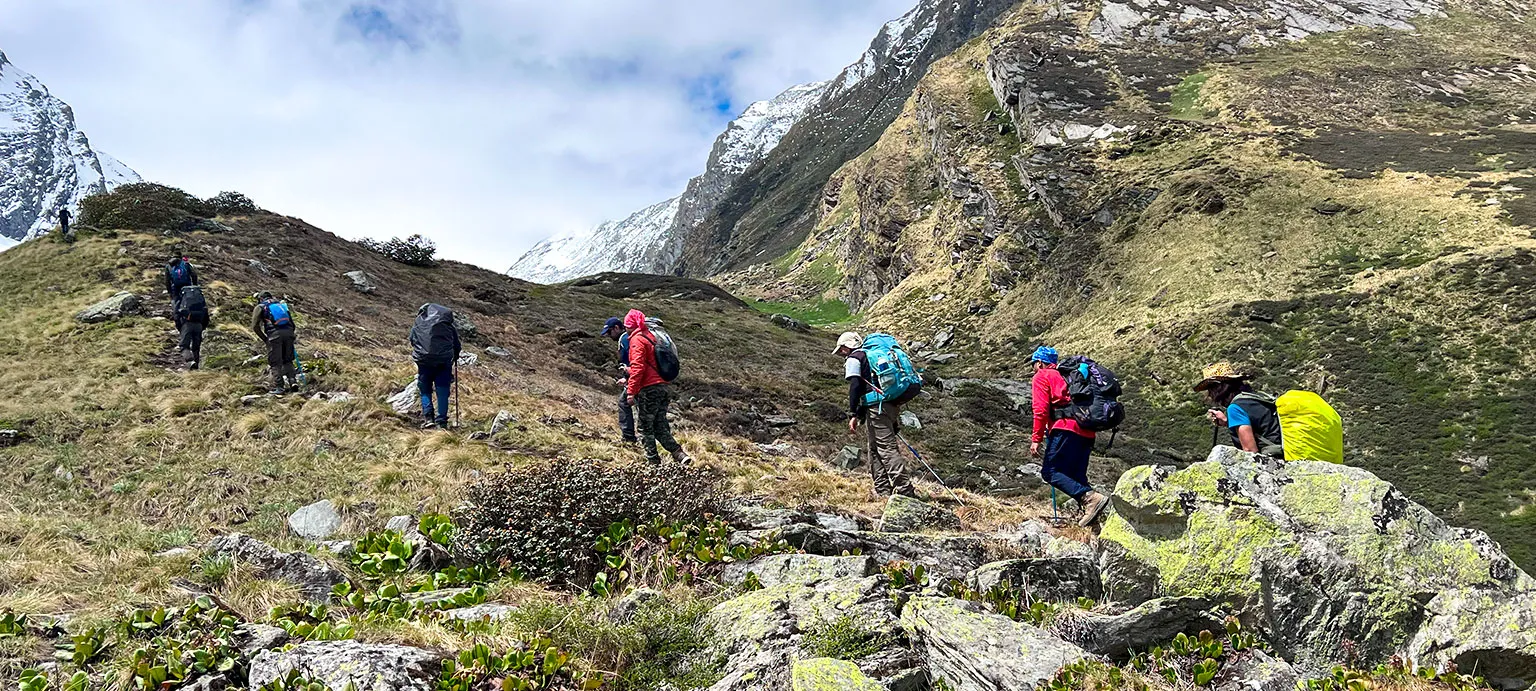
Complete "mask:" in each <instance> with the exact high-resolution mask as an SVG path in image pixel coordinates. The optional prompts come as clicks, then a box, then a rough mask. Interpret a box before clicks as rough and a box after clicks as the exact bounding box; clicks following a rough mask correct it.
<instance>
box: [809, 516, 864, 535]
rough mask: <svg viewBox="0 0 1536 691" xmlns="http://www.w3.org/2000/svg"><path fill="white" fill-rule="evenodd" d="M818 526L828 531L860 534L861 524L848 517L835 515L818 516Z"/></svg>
mask: <svg viewBox="0 0 1536 691" xmlns="http://www.w3.org/2000/svg"><path fill="white" fill-rule="evenodd" d="M816 525H818V526H820V527H822V528H826V529H827V530H841V531H843V532H846V533H856V532H859V522H858V521H856V520H854V519H852V518H849V517H847V516H839V515H837V514H835V513H818V514H816Z"/></svg>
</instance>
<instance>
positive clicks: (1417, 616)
mask: <svg viewBox="0 0 1536 691" xmlns="http://www.w3.org/2000/svg"><path fill="white" fill-rule="evenodd" d="M1114 499H1115V514H1114V515H1113V516H1111V517H1110V518H1109V520H1108V521H1107V522H1106V523H1105V525H1104V529H1103V532H1102V534H1101V535H1100V539H1101V540H1102V541H1103V542H1104V543H1105V544H1106V549H1105V552H1104V553H1105V555H1106V557H1107V559H1106V563H1104V564H1103V566H1104V567H1105V568H1106V572H1111V571H1112V572H1114V573H1115V577H1114V578H1108V579H1107V580H1108V581H1109V582H1110V587H1111V589H1112V590H1114V589H1116V586H1118V585H1121V584H1122V581H1123V580H1130V579H1127V578H1124V575H1125V574H1140V577H1141V578H1144V579H1146V580H1148V581H1149V583H1146V584H1144V585H1146V586H1148V589H1150V590H1153V591H1155V592H1156V593H1159V594H1165V595H1171V596H1191V597H1200V598H1205V599H1208V600H1211V601H1213V602H1214V601H1226V602H1228V603H1230V604H1231V605H1233V606H1235V607H1236V608H1238V609H1239V610H1242V611H1243V612H1245V613H1246V614H1247V615H1248V616H1251V617H1253V618H1255V619H1257V620H1258V621H1259V622H1260V624H1261V628H1262V629H1263V630H1265V631H1267V632H1268V638H1269V640H1270V643H1271V644H1273V645H1274V646H1275V648H1276V650H1277V652H1279V653H1280V654H1281V656H1283V657H1285V658H1288V659H1292V660H1293V661H1295V662H1296V663H1297V664H1298V665H1299V666H1300V667H1301V669H1302V671H1303V672H1304V673H1307V674H1311V673H1313V672H1316V671H1320V670H1321V669H1322V668H1324V667H1326V666H1328V665H1331V664H1332V663H1333V662H1336V661H1338V659H1339V657H1340V655H1341V654H1342V651H1344V650H1345V649H1346V647H1347V646H1345V642H1346V641H1348V642H1349V643H1350V646H1348V647H1352V648H1353V649H1354V650H1355V651H1356V653H1358V654H1359V655H1360V656H1362V658H1363V661H1364V662H1365V663H1367V664H1371V663H1376V662H1381V661H1384V660H1385V659H1386V658H1388V657H1390V656H1391V655H1393V654H1396V653H1398V652H1400V651H1402V650H1404V648H1405V646H1406V645H1407V644H1408V643H1409V641H1410V639H1412V638H1413V637H1414V635H1415V633H1416V632H1418V631H1419V630H1420V629H1421V628H1422V627H1423V626H1424V625H1425V623H1426V618H1427V616H1428V615H1429V614H1430V613H1431V610H1426V608H1425V607H1424V604H1423V603H1428V602H1431V601H1432V600H1434V599H1436V598H1437V597H1439V596H1440V595H1441V594H1442V593H1448V592H1452V593H1454V592H1475V593H1477V594H1478V596H1479V597H1484V598H1487V599H1488V600H1489V602H1491V603H1492V604H1491V605H1490V607H1496V606H1498V603H1508V602H1513V601H1515V600H1518V599H1520V598H1524V597H1528V596H1529V593H1531V592H1532V591H1536V582H1533V581H1532V579H1531V578H1530V577H1529V576H1527V575H1526V574H1525V573H1524V572H1522V571H1520V569H1519V568H1518V567H1516V566H1515V564H1514V562H1512V561H1511V560H1510V559H1509V557H1508V556H1507V555H1505V554H1504V552H1503V551H1502V550H1500V549H1499V547H1498V545H1497V544H1495V543H1494V542H1493V541H1492V540H1490V539H1489V538H1488V537H1487V536H1486V535H1484V534H1483V533H1481V532H1478V531H1473V530H1465V529H1459V528H1453V527H1451V526H1448V525H1446V524H1445V522H1444V521H1441V520H1440V519H1439V518H1436V517H1435V515H1434V514H1432V513H1430V511H1429V510H1428V509H1426V508H1424V507H1423V506H1420V505H1419V504H1416V503H1414V502H1412V501H1410V500H1409V499H1408V498H1407V497H1405V496H1403V494H1402V493H1401V492H1399V491H1398V490H1397V489H1395V488H1394V487H1393V486H1392V485H1390V484H1388V483H1387V482H1385V481H1383V480H1381V479H1379V478H1377V477H1376V476H1375V475H1372V474H1371V473H1369V472H1366V471H1364V470H1361V469H1359V468H1353V467H1350V466H1345V465H1335V464H1331V463H1316V462H1293V463H1283V462H1280V461H1277V460H1274V459H1271V458H1268V457H1265V456H1258V455H1256V454H1249V453H1245V452H1242V451H1239V450H1236V449H1233V448H1231V447H1217V448H1216V449H1214V450H1213V451H1212V452H1211V456H1210V458H1209V460H1207V461H1205V462H1203V463H1196V464H1194V465H1191V466H1189V467H1187V468H1184V469H1182V470H1179V469H1175V468H1172V467H1168V466H1157V467H1153V466H1142V467H1137V468H1132V469H1131V470H1129V471H1127V472H1126V473H1125V474H1124V475H1122V476H1121V478H1120V481H1119V483H1118V484H1117V485H1116V487H1115V498H1114ZM1454 609H1455V608H1453V607H1448V608H1447V609H1446V612H1447V613H1446V614H1444V615H1441V616H1444V617H1449V619H1448V620H1447V621H1446V622H1443V623H1442V624H1441V626H1442V627H1444V628H1456V627H1459V626H1461V625H1462V624H1461V623H1460V622H1463V621H1464V620H1466V619H1467V618H1468V617H1472V618H1475V617H1476V615H1475V614H1468V613H1466V612H1462V613H1453V610H1454ZM1453 621H1454V622H1456V623H1452V622H1453ZM1522 635H1527V634H1524V633H1522ZM1526 640H1528V639H1526ZM1425 647H1426V649H1427V648H1428V647H1429V646H1427V645H1426V646H1425Z"/></svg>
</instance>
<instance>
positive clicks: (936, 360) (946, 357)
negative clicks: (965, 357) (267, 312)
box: [928, 353, 960, 365]
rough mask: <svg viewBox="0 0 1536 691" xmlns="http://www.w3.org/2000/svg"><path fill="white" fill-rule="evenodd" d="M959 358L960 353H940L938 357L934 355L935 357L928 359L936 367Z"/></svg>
mask: <svg viewBox="0 0 1536 691" xmlns="http://www.w3.org/2000/svg"><path fill="white" fill-rule="evenodd" d="M958 357H960V354H959V353H939V354H938V355H934V356H933V357H930V358H928V361H929V362H931V363H933V364H935V365H942V364H944V363H946V362H949V361H950V360H954V359H955V358H958Z"/></svg>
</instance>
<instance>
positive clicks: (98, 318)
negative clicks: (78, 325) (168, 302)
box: [75, 291, 140, 324]
mask: <svg viewBox="0 0 1536 691" xmlns="http://www.w3.org/2000/svg"><path fill="white" fill-rule="evenodd" d="M139 304H140V302H139V296H137V295H134V294H133V293H130V292H127V291H123V292H120V293H118V294H116V295H113V296H112V297H109V298H107V299H105V300H102V301H101V302H98V303H96V304H94V305H91V306H90V307H87V308H85V309H83V310H80V312H79V313H78V314H76V315H75V319H76V320H78V321H82V322H85V323H87V324H99V323H101V322H105V321H112V320H113V319H121V318H123V317H126V316H128V315H130V314H134V313H136V312H138V311H139Z"/></svg>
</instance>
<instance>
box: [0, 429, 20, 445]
mask: <svg viewBox="0 0 1536 691" xmlns="http://www.w3.org/2000/svg"><path fill="white" fill-rule="evenodd" d="M19 443H21V430H14V429H0V449H3V448H8V447H12V446H15V445H17V444H19Z"/></svg>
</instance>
